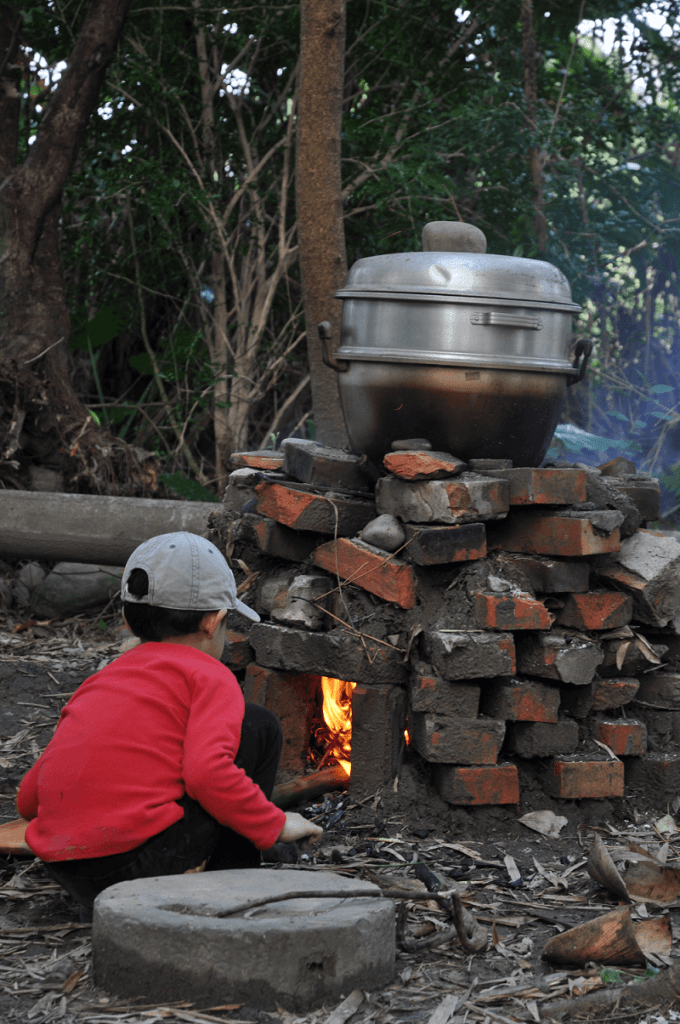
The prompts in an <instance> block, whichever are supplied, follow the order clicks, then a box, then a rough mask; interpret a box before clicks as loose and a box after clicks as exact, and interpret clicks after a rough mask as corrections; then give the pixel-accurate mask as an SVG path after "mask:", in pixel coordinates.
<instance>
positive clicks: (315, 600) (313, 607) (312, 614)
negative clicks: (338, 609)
mask: <svg viewBox="0 0 680 1024" xmlns="http://www.w3.org/2000/svg"><path fill="white" fill-rule="evenodd" d="M331 590H333V583H332V581H331V580H330V578H329V577H328V576H323V575H320V574H316V575H312V574H306V575H301V576H296V577H295V578H294V579H293V581H292V582H291V584H290V586H289V587H288V590H287V593H286V597H285V602H284V603H283V606H282V607H281V606H278V607H275V608H273V609H272V611H271V617H272V619H273V620H274V622H280V623H281V624H282V625H284V626H297V627H298V628H301V629H323V627H324V626H325V625H326V623H327V621H328V620H327V616H326V614H325V609H326V607H327V606H328V603H329V591H331Z"/></svg>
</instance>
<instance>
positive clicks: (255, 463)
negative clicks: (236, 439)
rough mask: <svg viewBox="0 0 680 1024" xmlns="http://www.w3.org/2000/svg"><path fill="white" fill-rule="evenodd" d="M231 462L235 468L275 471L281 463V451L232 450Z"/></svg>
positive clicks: (279, 467)
mask: <svg viewBox="0 0 680 1024" xmlns="http://www.w3.org/2000/svg"><path fill="white" fill-rule="evenodd" d="M231 464H232V466H235V467H236V468H237V469H242V468H244V467H247V468H248V469H260V470H264V471H265V472H267V470H269V472H272V471H273V472H276V471H277V470H280V469H281V466H282V464H283V452H267V451H263V452H234V453H233V454H232V456H231Z"/></svg>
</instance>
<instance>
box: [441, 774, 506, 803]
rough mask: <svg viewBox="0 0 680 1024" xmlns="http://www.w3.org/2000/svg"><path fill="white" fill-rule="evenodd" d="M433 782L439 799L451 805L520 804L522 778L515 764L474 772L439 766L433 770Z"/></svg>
mask: <svg viewBox="0 0 680 1024" xmlns="http://www.w3.org/2000/svg"><path fill="white" fill-rule="evenodd" d="M433 781H434V784H435V787H436V789H437V792H438V793H439V795H440V797H441V798H442V800H445V801H446V803H448V804H460V805H462V806H468V807H479V806H484V805H489V804H517V803H519V777H518V774H517V766H516V765H514V764H485V765H480V766H478V767H475V768H461V767H460V766H459V765H455V764H438V765H435V767H434V769H433Z"/></svg>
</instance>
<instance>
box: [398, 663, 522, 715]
mask: <svg viewBox="0 0 680 1024" xmlns="http://www.w3.org/2000/svg"><path fill="white" fill-rule="evenodd" d="M480 694H481V687H479V686H476V685H475V684H474V683H452V682H450V681H449V680H448V679H442V678H441V677H440V676H439V675H438V674H437V673H436V672H433V671H432V669H431V668H430V667H429V666H428V665H423V664H422V663H420V664H417V665H416V670H415V672H414V673H413V675H412V676H411V681H410V684H409V698H410V703H411V708H412V709H413V711H431V712H436V713H438V714H440V715H450V716H453V715H458V716H459V717H460V718H476V716H477V712H478V711H479V698H480ZM499 717H502V716H499Z"/></svg>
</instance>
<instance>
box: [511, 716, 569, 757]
mask: <svg viewBox="0 0 680 1024" xmlns="http://www.w3.org/2000/svg"><path fill="white" fill-rule="evenodd" d="M507 742H508V750H509V751H510V753H512V754H517V756H518V757H524V758H532V757H554V756H555V755H556V754H573V753H574V751H575V750H576V748H577V746H578V724H577V723H576V722H573V721H571V720H570V719H568V718H564V719H562V720H560V721H558V722H511V723H510V725H509V726H508V741H507Z"/></svg>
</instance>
